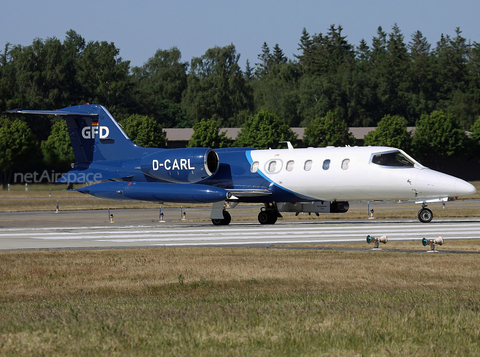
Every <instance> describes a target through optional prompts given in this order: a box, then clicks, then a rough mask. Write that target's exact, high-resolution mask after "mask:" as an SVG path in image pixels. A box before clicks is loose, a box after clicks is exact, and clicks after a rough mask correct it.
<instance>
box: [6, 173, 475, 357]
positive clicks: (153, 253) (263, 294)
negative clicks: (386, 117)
mask: <svg viewBox="0 0 480 357" xmlns="http://www.w3.org/2000/svg"><path fill="white" fill-rule="evenodd" d="M476 185H478V184H477V183H476ZM50 190H52V191H51V195H50ZM471 198H478V194H477V195H475V196H473V197H471ZM57 200H59V201H60V204H61V206H62V209H65V210H66V209H71V210H79V209H95V208H96V209H105V208H106V207H109V208H135V207H138V208H157V207H158V206H157V205H153V204H148V203H141V202H140V203H134V202H133V203H132V202H113V203H112V201H107V200H100V199H95V198H89V197H88V196H84V195H81V194H79V193H76V192H70V191H65V187H58V186H56V185H55V186H53V185H52V186H44V187H42V186H36V185H35V186H31V187H29V191H28V192H25V190H24V187H21V186H20V187H18V186H17V187H12V190H11V191H10V192H7V191H5V190H4V191H0V202H1V206H0V207H1V210H2V211H4V212H6V211H25V210H28V211H31V210H52V203H53V204H55V202H56V201H57ZM115 205H117V206H115ZM392 206H393V205H392ZM447 206H448V205H447ZM467 206H468V204H467ZM402 207H403V206H401V205H400V206H395V207H393V208H392V209H388V207H387V209H384V210H379V211H376V214H375V215H376V216H377V218H388V217H390V216H393V217H404V216H407V217H409V218H412V217H414V216H415V215H416V211H417V210H418V207H416V208H413V209H410V208H406V209H403V208H402ZM448 207H449V208H448V209H446V210H442V209H441V208H440V209H435V210H434V213H435V216H436V217H442V216H445V217H449V216H452V217H468V216H471V215H472V214H473V215H476V216H480V212H479V211H480V210H479V208H474V209H472V208H468V207H467V208H461V209H455V208H450V207H451V206H448ZM287 217H288V219H308V218H312V219H317V218H315V217H314V216H312V217H308V216H305V215H304V216H299V217H297V218H294V217H293V215H288V216H287ZM247 218H248V217H246V218H245V219H247ZM354 218H362V219H364V218H365V212H364V210H362V211H360V210H352V211H349V212H348V213H346V214H341V215H333V214H332V215H323V216H322V218H321V219H322V220H323V219H354ZM253 219H255V218H253ZM336 246H337V247H345V246H349V247H351V246H352V244H342V245H336ZM353 246H354V247H359V245H353ZM363 246H364V245H362V247H363ZM406 247H408V248H410V247H411V243H405V242H391V243H389V244H388V248H406ZM412 249H413V248H412ZM415 249H417V250H420V249H422V250H425V248H423V247H421V246H418V247H417V246H416V247H415ZM445 249H449V250H458V249H462V250H473V251H477V252H478V251H480V242H478V241H449V242H448V247H445ZM479 258H480V255H479V254H446V253H430V254H427V253H418V252H416V253H398V252H385V251H383V252H372V251H319V250H312V249H305V250H285V249H247V248H168V249H161V248H158V249H125V250H124V249H115V250H85V251H82V250H74V251H19V252H13V251H10V252H8V251H7V252H0V356H18V355H22V356H65V355H69V356H103V355H109V356H145V355H154V356H196V357H200V356H223V355H225V356H245V355H248V356H250V355H252V356H361V355H367V356H372V355H373V356H403V355H415V356H445V355H448V356H450V355H451V356H455V355H458V356H478V355H480V297H479V296H480V259H479Z"/></svg>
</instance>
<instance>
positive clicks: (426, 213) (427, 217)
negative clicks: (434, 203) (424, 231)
mask: <svg viewBox="0 0 480 357" xmlns="http://www.w3.org/2000/svg"><path fill="white" fill-rule="evenodd" d="M432 218H433V213H432V211H431V210H429V209H428V208H427V205H426V204H425V203H424V204H422V208H421V209H420V211H418V220H419V221H420V222H422V223H429V222H431V221H432Z"/></svg>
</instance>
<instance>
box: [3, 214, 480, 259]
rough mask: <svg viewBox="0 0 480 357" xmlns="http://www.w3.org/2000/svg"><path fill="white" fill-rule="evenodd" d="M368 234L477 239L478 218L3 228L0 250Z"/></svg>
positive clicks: (249, 242)
mask: <svg viewBox="0 0 480 357" xmlns="http://www.w3.org/2000/svg"><path fill="white" fill-rule="evenodd" d="M75 213H76V212H73V213H72V214H75ZM77 214H79V213H78V212H77ZM367 235H371V236H381V235H387V237H388V239H389V241H395V240H399V241H407V240H418V242H419V243H418V244H420V242H421V239H422V238H423V237H426V238H436V237H438V236H442V237H443V238H444V239H445V240H451V239H479V238H480V219H449V220H441V221H436V222H432V223H430V224H422V223H419V222H416V221H413V220H391V221H387V220H382V221H380V220H378V221H376V220H364V221H350V222H348V221H342V222H338V221H336V222H332V221H304V222H288V221H282V222H278V223H277V224H275V225H260V224H259V223H257V222H247V223H232V224H230V225H229V226H213V225H212V224H210V223H208V222H204V223H203V222H201V223H175V224H171V223H162V222H158V221H155V222H154V223H153V224H149V225H113V224H108V223H106V224H99V225H97V226H93V227H92V226H86V225H79V226H73V225H72V226H66V225H65V226H62V227H42V228H38V227H25V228H24V227H16V228H5V227H4V228H3V229H2V230H1V231H0V250H21V249H70V248H72V249H74V248H75V249H78V248H85V249H92V248H114V247H115V248H117V247H118V248H127V247H172V246H177V247H179V246H182V247H185V246H197V247H198V246H270V245H278V244H325V243H341V242H365V240H366V236H367Z"/></svg>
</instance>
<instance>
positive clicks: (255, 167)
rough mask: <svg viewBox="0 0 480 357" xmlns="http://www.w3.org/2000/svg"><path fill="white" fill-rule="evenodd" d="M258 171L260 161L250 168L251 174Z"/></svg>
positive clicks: (253, 163)
mask: <svg viewBox="0 0 480 357" xmlns="http://www.w3.org/2000/svg"><path fill="white" fill-rule="evenodd" d="M257 171H258V161H254V162H252V166H250V172H251V173H255V172H257Z"/></svg>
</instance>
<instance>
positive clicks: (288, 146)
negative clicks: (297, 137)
mask: <svg viewBox="0 0 480 357" xmlns="http://www.w3.org/2000/svg"><path fill="white" fill-rule="evenodd" d="M280 144H287V148H288V150H293V145H292V143H291V142H290V141H280Z"/></svg>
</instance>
